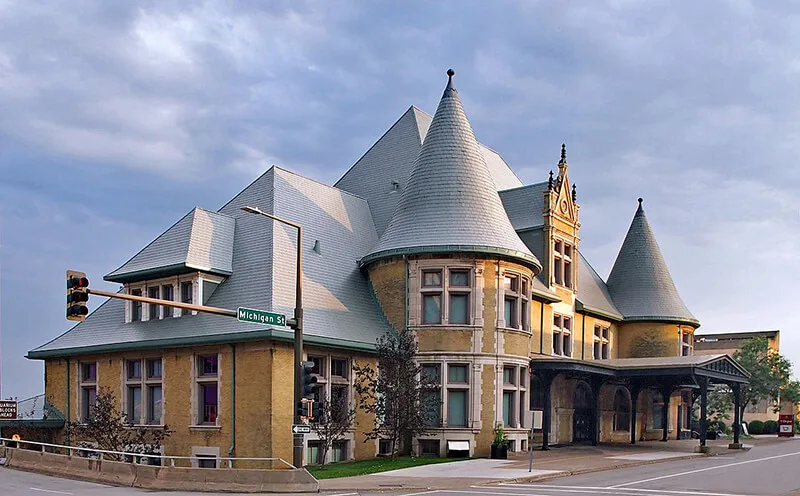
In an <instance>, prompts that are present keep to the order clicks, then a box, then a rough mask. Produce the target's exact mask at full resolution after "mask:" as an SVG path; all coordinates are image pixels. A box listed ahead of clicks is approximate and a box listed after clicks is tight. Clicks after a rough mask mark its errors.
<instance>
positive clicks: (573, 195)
mask: <svg viewBox="0 0 800 496" xmlns="http://www.w3.org/2000/svg"><path fill="white" fill-rule="evenodd" d="M572 201H573V202H577V201H578V190H577V189H576V188H575V183H572Z"/></svg>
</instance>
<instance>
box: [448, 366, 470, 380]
mask: <svg viewBox="0 0 800 496" xmlns="http://www.w3.org/2000/svg"><path fill="white" fill-rule="evenodd" d="M447 382H448V383H456V384H467V382H468V381H467V366H466V365H450V366H449V367H448V373H447Z"/></svg>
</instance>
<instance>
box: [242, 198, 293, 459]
mask: <svg viewBox="0 0 800 496" xmlns="http://www.w3.org/2000/svg"><path fill="white" fill-rule="evenodd" d="M242 210H244V211H245V212H249V213H251V214H258V215H263V216H264V217H269V218H270V219H272V220H275V221H278V222H280V223H282V224H286V225H287V226H291V227H294V228H295V229H297V281H296V283H295V296H294V319H290V320H288V321H287V322H286V323H287V324H288V325H289V327H290V328H292V329H294V423H295V424H299V423H301V420H300V412H299V408H298V406H299V405H300V402H301V400H302V399H303V393H302V391H301V381H302V377H301V375H300V374H301V373H302V369H301V367H300V365H301V363H302V362H303V226H301V225H300V224H297V223H295V222H291V221H288V220H286V219H281V218H280V217H276V216H274V215H272V214H268V213H266V212H262V211H261V210H259V209H257V208H255V207H242ZM292 436H293V443H292V447H293V449H292V464H293V465H294V466H295V467H301V466H302V465H303V434H292Z"/></svg>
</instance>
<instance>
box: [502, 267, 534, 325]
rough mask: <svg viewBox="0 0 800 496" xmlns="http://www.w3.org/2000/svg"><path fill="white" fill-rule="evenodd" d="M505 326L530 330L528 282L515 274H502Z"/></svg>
mask: <svg viewBox="0 0 800 496" xmlns="http://www.w3.org/2000/svg"><path fill="white" fill-rule="evenodd" d="M503 291H504V293H505V296H504V299H503V320H504V321H505V327H509V328H512V329H520V328H521V329H524V330H526V331H530V327H531V326H530V315H529V314H530V282H529V281H528V279H526V278H524V277H522V276H518V275H516V274H506V275H505V276H503Z"/></svg>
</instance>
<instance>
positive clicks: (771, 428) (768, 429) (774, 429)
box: [764, 420, 778, 434]
mask: <svg viewBox="0 0 800 496" xmlns="http://www.w3.org/2000/svg"><path fill="white" fill-rule="evenodd" d="M777 433H778V422H776V421H774V420H767V421H766V422H764V434H777Z"/></svg>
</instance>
